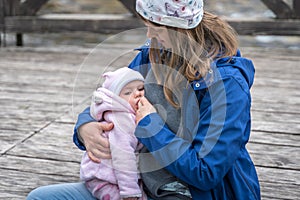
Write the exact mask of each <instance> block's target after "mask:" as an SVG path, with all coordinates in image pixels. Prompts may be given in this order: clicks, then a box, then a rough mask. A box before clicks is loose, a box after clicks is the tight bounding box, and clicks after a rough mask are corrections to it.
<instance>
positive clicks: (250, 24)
mask: <svg viewBox="0 0 300 200" xmlns="http://www.w3.org/2000/svg"><path fill="white" fill-rule="evenodd" d="M228 23H229V24H230V25H231V26H232V27H233V28H234V29H235V30H236V31H237V32H238V34H240V35H287V36H297V35H300V20H272V19H253V20H250V19H249V20H241V19H228ZM274 27H276V28H274Z"/></svg>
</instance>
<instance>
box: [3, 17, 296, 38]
mask: <svg viewBox="0 0 300 200" xmlns="http://www.w3.org/2000/svg"><path fill="white" fill-rule="evenodd" d="M226 20H227V21H228V22H229V24H230V25H232V27H233V28H234V29H235V30H236V31H237V32H238V33H239V34H240V35H290V36H292V35H300V20H272V19H254V20H241V19H226ZM5 24H6V29H7V32H22V33H32V32H36V33H44V32H56V33H61V32H68V31H86V32H95V33H117V32H120V31H125V30H129V29H134V28H140V27H144V25H143V23H142V22H141V20H139V19H138V18H136V17H132V16H127V15H80V16H78V15H72V14H69V15H47V16H39V17H28V16H27V17H25V16H22V17H18V16H16V17H7V18H5ZM274 27H276V29H274Z"/></svg>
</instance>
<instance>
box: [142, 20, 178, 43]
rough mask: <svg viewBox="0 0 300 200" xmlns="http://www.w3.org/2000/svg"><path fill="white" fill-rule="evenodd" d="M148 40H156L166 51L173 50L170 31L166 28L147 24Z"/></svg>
mask: <svg viewBox="0 0 300 200" xmlns="http://www.w3.org/2000/svg"><path fill="white" fill-rule="evenodd" d="M145 25H146V27H147V28H148V30H147V37H148V38H156V39H157V41H158V42H159V43H160V44H161V45H163V46H164V47H165V48H166V49H169V48H172V43H171V41H170V37H169V33H168V29H167V28H166V27H165V26H155V25H153V24H151V23H147V22H145Z"/></svg>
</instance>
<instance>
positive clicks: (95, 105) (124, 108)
mask: <svg viewBox="0 0 300 200" xmlns="http://www.w3.org/2000/svg"><path fill="white" fill-rule="evenodd" d="M106 111H112V112H130V113H133V114H135V111H134V110H133V108H132V107H131V106H130V104H129V103H128V102H127V101H125V100H124V99H122V98H121V97H119V96H118V95H116V94H114V93H113V92H111V91H110V90H108V89H106V88H103V87H101V88H98V89H97V90H96V91H94V93H93V97H92V103H91V107H90V114H91V116H92V117H93V118H94V119H96V120H102V119H103V114H104V112H106Z"/></svg>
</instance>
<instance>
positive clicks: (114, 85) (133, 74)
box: [102, 67, 144, 95]
mask: <svg viewBox="0 0 300 200" xmlns="http://www.w3.org/2000/svg"><path fill="white" fill-rule="evenodd" d="M102 76H103V77H104V78H105V81H104V82H103V84H102V87H104V88H106V89H108V90H110V91H111V92H113V93H115V94H116V95H119V94H120V92H121V90H122V88H123V87H124V86H125V85H127V84H128V83H129V82H131V81H136V80H138V81H143V82H144V77H143V76H142V75H141V74H140V73H139V72H137V71H135V70H133V69H130V68H128V67H122V68H120V69H118V70H116V71H113V72H106V73H104V74H103V75H102Z"/></svg>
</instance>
